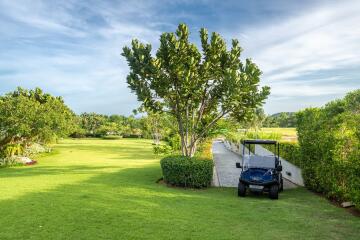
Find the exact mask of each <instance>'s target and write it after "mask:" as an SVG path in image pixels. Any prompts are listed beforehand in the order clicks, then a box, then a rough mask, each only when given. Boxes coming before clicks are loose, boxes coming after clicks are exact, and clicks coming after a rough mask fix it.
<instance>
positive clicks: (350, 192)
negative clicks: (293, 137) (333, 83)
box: [297, 90, 360, 209]
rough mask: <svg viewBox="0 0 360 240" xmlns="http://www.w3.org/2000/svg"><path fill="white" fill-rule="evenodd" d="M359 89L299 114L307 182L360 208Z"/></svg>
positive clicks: (300, 141) (333, 196)
mask: <svg viewBox="0 0 360 240" xmlns="http://www.w3.org/2000/svg"><path fill="white" fill-rule="evenodd" d="M356 99H360V90H358V91H355V92H352V93H350V94H348V95H347V96H346V97H345V98H344V99H343V100H337V101H333V102H330V103H328V104H327V105H326V106H325V107H323V108H309V109H306V110H304V111H301V112H300V113H298V114H297V119H298V127H297V131H298V139H299V145H300V151H301V156H302V158H301V161H302V169H303V177H304V182H305V185H306V186H307V187H308V188H310V189H312V190H314V191H317V192H322V193H324V194H326V195H327V196H328V197H329V198H332V199H336V200H338V201H352V202H353V203H355V205H356V207H357V208H359V209H360V134H359V133H360V124H359V123H360V111H359V110H360V101H356Z"/></svg>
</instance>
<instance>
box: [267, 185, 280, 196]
mask: <svg viewBox="0 0 360 240" xmlns="http://www.w3.org/2000/svg"><path fill="white" fill-rule="evenodd" d="M269 197H270V198H271V199H278V198H279V185H277V184H274V185H272V186H271V187H270V191H269Z"/></svg>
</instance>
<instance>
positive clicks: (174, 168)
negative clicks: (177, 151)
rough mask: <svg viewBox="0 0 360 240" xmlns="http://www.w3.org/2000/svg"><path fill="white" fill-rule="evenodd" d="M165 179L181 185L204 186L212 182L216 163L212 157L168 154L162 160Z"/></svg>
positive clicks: (175, 184) (169, 182)
mask: <svg viewBox="0 0 360 240" xmlns="http://www.w3.org/2000/svg"><path fill="white" fill-rule="evenodd" d="M160 165H161V169H162V172H163V176H164V181H165V182H166V183H168V184H171V185H174V186H181V187H191V188H203V187H208V186H210V184H211V180H212V176H213V167H214V163H213V161H212V160H211V159H201V158H195V157H193V158H189V157H185V156H168V157H165V158H163V159H161V161H160Z"/></svg>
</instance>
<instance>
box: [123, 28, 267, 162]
mask: <svg viewBox="0 0 360 240" xmlns="http://www.w3.org/2000/svg"><path fill="white" fill-rule="evenodd" d="M200 38H201V51H200V50H199V49H198V47H197V46H196V45H195V44H193V43H190V42H189V30H188V27H187V26H186V25H185V24H180V25H179V27H178V29H177V30H176V32H175V33H163V34H162V35H161V37H160V47H159V49H158V50H157V51H156V55H155V56H152V54H151V51H152V49H151V45H150V44H143V43H141V42H139V41H138V40H136V39H135V40H133V41H132V44H131V48H130V47H124V48H123V53H122V55H123V56H124V57H125V58H126V59H127V61H128V64H129V67H130V73H129V75H128V77H127V82H128V85H129V87H130V88H131V90H132V91H133V92H135V93H136V95H137V97H138V100H139V101H140V102H141V103H142V107H143V108H144V109H146V110H147V111H151V112H168V113H170V114H171V115H173V116H174V117H175V118H176V120H177V123H178V128H179V134H180V137H181V140H182V152H183V154H184V155H187V156H192V155H193V154H194V153H195V151H196V145H197V143H198V142H199V141H200V140H201V139H203V138H204V137H206V136H207V134H208V133H209V131H210V130H211V128H213V127H214V125H215V123H216V122H217V121H218V120H219V119H221V118H222V117H224V116H231V117H233V118H235V119H237V120H244V119H247V118H249V117H250V116H251V115H252V113H253V112H254V109H256V108H258V107H260V106H261V105H262V104H263V102H264V100H265V99H266V98H267V96H268V95H269V93H270V91H269V87H262V88H261V89H260V87H259V82H260V75H261V71H260V69H259V68H258V67H257V66H256V64H254V63H253V62H252V61H251V60H250V59H246V61H245V62H242V61H241V60H240V55H241V51H242V49H241V47H240V45H239V42H238V40H235V39H234V40H232V45H231V48H230V50H228V49H227V46H226V42H225V40H224V39H223V38H221V36H220V35H219V34H217V33H212V34H211V36H210V38H209V34H208V32H207V30H206V29H201V30H200Z"/></svg>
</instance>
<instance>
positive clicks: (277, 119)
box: [262, 112, 296, 128]
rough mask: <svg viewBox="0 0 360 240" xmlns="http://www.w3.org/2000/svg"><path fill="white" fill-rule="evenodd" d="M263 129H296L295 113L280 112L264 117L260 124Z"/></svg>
mask: <svg viewBox="0 0 360 240" xmlns="http://www.w3.org/2000/svg"><path fill="white" fill-rule="evenodd" d="M262 126H263V127H282V128H286V127H296V113H295V112H280V113H276V114H272V115H269V116H266V117H265V119H264V121H263V122H262Z"/></svg>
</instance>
